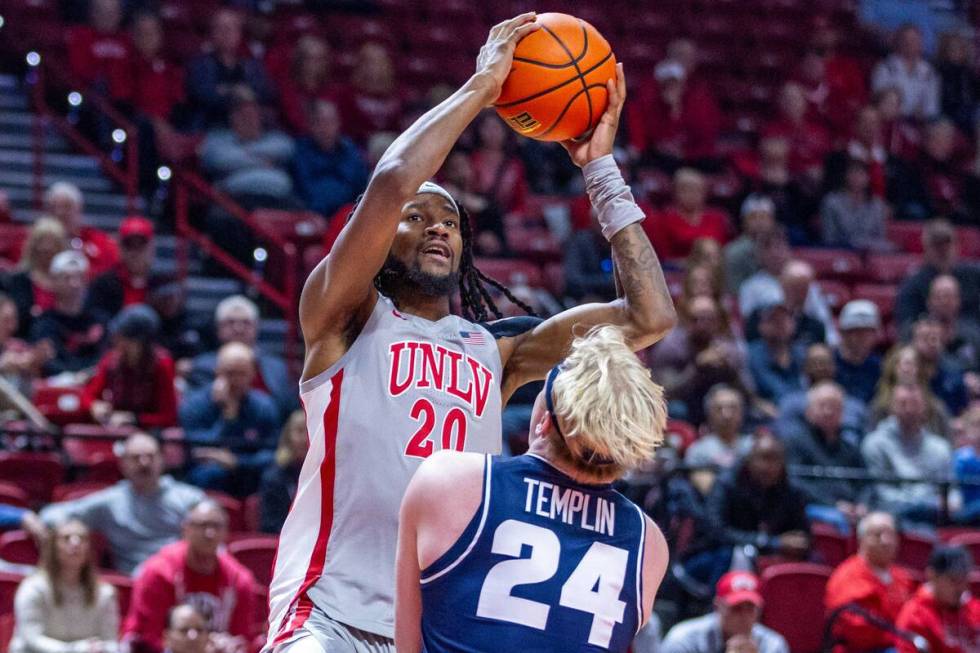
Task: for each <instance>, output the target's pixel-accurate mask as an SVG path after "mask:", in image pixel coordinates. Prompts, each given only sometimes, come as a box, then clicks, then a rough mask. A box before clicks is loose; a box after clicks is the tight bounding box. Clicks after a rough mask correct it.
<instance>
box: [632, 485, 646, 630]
mask: <svg viewBox="0 0 980 653" xmlns="http://www.w3.org/2000/svg"><path fill="white" fill-rule="evenodd" d="M633 507H634V508H636V512H637V514H639V516H640V551H639V555H638V556H637V557H636V612H637V616H636V632H640V629H641V628H642V627H643V605H644V604H643V566H644V562H645V561H644V556H645V554H646V550H647V520H646V515H644V514H643V510H641V509H640V507H639V506H637V505H635V504H634V505H633ZM635 635H636V633H634V636H635Z"/></svg>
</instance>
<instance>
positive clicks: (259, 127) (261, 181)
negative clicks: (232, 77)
mask: <svg viewBox="0 0 980 653" xmlns="http://www.w3.org/2000/svg"><path fill="white" fill-rule="evenodd" d="M229 103H230V104H229V114H228V125H229V128H227V129H226V128H218V129H212V130H210V131H209V132H208V133H207V136H206V137H205V138H204V142H203V143H201V148H200V151H199V154H200V157H201V167H202V168H203V169H204V170H205V171H206V172H207V173H208V174H209V175H210V176H211V177H212V178H213V179H214V181H215V184H216V185H217V187H218V188H219V189H220V190H222V191H224V192H226V193H228V194H229V195H231V196H232V197H234V198H236V199H238V200H240V201H243V202H246V203H248V202H247V201H246V200H248V199H249V198H252V199H253V201H252V205H253V206H255V205H257V204H256V203H255V202H256V201H258V202H259V203H263V202H265V203H267V202H269V201H272V202H275V201H276V200H283V199H286V198H288V197H290V196H291V195H292V192H293V182H292V179H291V178H290V176H289V172H288V166H289V163H290V161H291V160H292V158H293V153H294V151H295V147H294V145H293V140H292V139H291V138H290V137H289V136H287V135H286V134H284V133H282V132H280V131H270V130H267V129H266V128H265V125H264V124H263V121H262V109H261V107H260V106H259V102H258V99H257V98H256V95H255V93H254V92H253V91H252V90H251V89H249V88H248V87H246V86H236V87H235V88H234V89H232V91H231V93H230V95H229Z"/></svg>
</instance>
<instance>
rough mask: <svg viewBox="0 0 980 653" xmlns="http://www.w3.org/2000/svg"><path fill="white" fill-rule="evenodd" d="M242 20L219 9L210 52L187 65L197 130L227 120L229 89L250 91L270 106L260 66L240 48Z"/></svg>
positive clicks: (232, 12)
mask: <svg viewBox="0 0 980 653" xmlns="http://www.w3.org/2000/svg"><path fill="white" fill-rule="evenodd" d="M243 27H244V18H243V16H242V15H241V14H240V13H239V12H238V11H236V10H234V9H231V8H221V9H218V10H217V11H215V13H214V15H213V16H212V18H211V39H210V46H211V51H210V52H207V53H205V54H202V55H200V56H198V57H196V58H195V59H193V60H192V61H191V62H190V63H189V64H188V66H187V97H188V100H189V101H190V104H191V107H192V109H193V110H194V112H195V117H194V125H195V127H197V128H199V129H200V128H213V127H216V126H219V125H223V124H224V123H225V121H226V120H227V118H228V117H229V116H228V109H229V106H230V104H231V96H232V90H233V89H234V88H235V87H236V86H240V85H241V86H245V87H247V88H249V89H251V91H252V93H253V95H254V97H255V98H256V101H257V102H260V103H261V104H264V105H269V104H271V103H272V100H273V97H274V91H273V88H272V84H271V83H270V82H269V80H268V78H267V77H266V74H265V71H264V69H263V67H262V64H261V63H260V62H259V61H257V60H255V59H253V58H252V57H249V56H247V55H246V54H244V53H245V49H244V48H243V47H242V31H243Z"/></svg>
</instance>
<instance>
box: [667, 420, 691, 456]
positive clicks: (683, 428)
mask: <svg viewBox="0 0 980 653" xmlns="http://www.w3.org/2000/svg"><path fill="white" fill-rule="evenodd" d="M666 439H667V443H668V444H670V446H672V447H673V448H674V449H675V450H676V451H677V453H678V454H679V455H681V456H683V455H684V452H685V451H687V448H688V447H689V446H691V445H692V444H693V443H694V441H695V440H697V439H698V430H697V429H696V428H695V427H694V425H693V424H690V423H688V422H685V421H684V420H682V419H671V420H667V438H666Z"/></svg>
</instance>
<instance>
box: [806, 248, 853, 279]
mask: <svg viewBox="0 0 980 653" xmlns="http://www.w3.org/2000/svg"><path fill="white" fill-rule="evenodd" d="M793 256H794V257H796V258H798V259H802V260H804V261H806V262H807V263H809V264H810V265H812V266H813V269H814V271H815V272H816V275H817V278H818V279H838V280H840V281H851V280H853V279H855V278H857V277H858V276H860V275H861V273H862V272H863V271H864V265H863V264H862V263H861V257H860V256H858V255H857V254H856V253H854V252H852V251H850V250H847V249H813V248H798V249H795V250H793Z"/></svg>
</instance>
